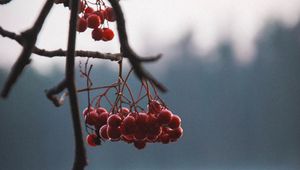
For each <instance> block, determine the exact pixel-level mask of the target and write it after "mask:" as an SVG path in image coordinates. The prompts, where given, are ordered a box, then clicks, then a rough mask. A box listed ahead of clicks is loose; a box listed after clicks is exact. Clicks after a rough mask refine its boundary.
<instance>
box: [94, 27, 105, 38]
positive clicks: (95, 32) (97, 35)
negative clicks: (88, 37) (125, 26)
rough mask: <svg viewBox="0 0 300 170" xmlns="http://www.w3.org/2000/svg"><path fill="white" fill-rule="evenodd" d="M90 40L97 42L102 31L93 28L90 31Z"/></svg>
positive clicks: (101, 35) (101, 36)
mask: <svg viewBox="0 0 300 170" xmlns="http://www.w3.org/2000/svg"><path fill="white" fill-rule="evenodd" d="M92 38H93V39H94V40H95V41H99V40H101V39H102V38H103V30H102V29H101V28H95V29H94V30H93V31H92Z"/></svg>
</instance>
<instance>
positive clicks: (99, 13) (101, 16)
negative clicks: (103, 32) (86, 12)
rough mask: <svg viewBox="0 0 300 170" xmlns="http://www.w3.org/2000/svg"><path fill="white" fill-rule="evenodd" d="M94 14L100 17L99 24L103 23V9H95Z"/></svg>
mask: <svg viewBox="0 0 300 170" xmlns="http://www.w3.org/2000/svg"><path fill="white" fill-rule="evenodd" d="M94 14H96V15H98V16H99V17H100V20H101V24H103V23H104V20H105V17H104V15H103V11H95V12H94Z"/></svg>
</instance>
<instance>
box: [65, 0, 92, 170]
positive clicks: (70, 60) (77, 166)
mask: <svg viewBox="0 0 300 170" xmlns="http://www.w3.org/2000/svg"><path fill="white" fill-rule="evenodd" d="M78 6H79V0H71V1H70V7H71V15H70V24H69V37H68V49H67V57H66V75H65V76H66V83H67V89H68V92H69V99H70V106H71V113H72V120H73V129H74V133H75V134H74V135H75V160H74V164H73V169H74V170H82V169H84V167H85V166H86V165H87V160H86V152H85V148H84V144H83V137H82V130H81V124H80V117H79V108H78V100H77V94H76V85H75V69H74V63H75V43H76V24H77V11H78Z"/></svg>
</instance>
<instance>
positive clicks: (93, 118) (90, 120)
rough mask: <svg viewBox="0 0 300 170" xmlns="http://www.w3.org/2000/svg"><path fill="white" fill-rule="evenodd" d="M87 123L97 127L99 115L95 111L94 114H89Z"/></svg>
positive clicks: (86, 117)
mask: <svg viewBox="0 0 300 170" xmlns="http://www.w3.org/2000/svg"><path fill="white" fill-rule="evenodd" d="M85 122H86V123H87V124H89V125H97V122H98V113H97V112H96V111H95V110H93V111H92V112H89V113H88V114H87V115H86V116H85Z"/></svg>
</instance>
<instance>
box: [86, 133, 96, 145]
mask: <svg viewBox="0 0 300 170" xmlns="http://www.w3.org/2000/svg"><path fill="white" fill-rule="evenodd" d="M97 141H98V137H97V135H96V134H89V135H87V137H86V142H87V143H88V144H89V145H90V146H97Z"/></svg>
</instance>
